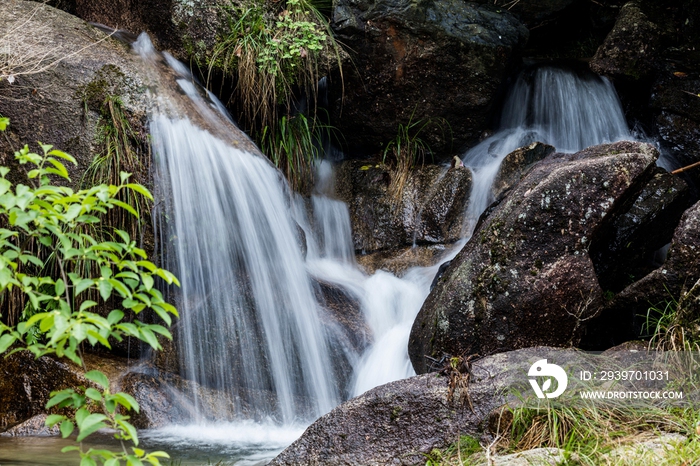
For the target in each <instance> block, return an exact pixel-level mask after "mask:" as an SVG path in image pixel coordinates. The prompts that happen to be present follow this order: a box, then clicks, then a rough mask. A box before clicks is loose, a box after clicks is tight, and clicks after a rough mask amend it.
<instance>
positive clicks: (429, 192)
mask: <svg viewBox="0 0 700 466" xmlns="http://www.w3.org/2000/svg"><path fill="white" fill-rule="evenodd" d="M395 178H398V176H397V174H396V172H395V171H393V170H388V169H386V168H384V167H383V166H380V165H374V164H370V163H368V162H362V161H357V160H350V161H345V162H342V163H341V165H340V166H339V168H338V170H337V171H336V180H335V186H336V195H337V196H338V198H339V199H340V200H341V201H344V202H345V203H346V204H347V205H348V210H349V213H350V223H351V226H352V238H353V244H354V247H355V250H356V251H357V252H360V251H362V252H365V253H368V252H373V251H379V250H386V249H394V248H401V247H405V246H413V245H414V244H422V245H426V244H439V243H449V242H455V241H458V240H459V239H460V238H462V237H463V236H464V225H463V222H464V212H465V211H466V207H467V204H468V202H469V193H470V191H471V172H470V171H469V170H468V169H466V168H464V167H460V168H452V169H447V168H445V167H440V166H437V165H425V166H423V167H421V168H417V169H416V170H414V171H412V172H411V173H410V174H409V175H408V178H407V179H406V181H405V184H404V188H403V190H402V191H401V194H400V196H399V197H397V196H396V195H393V194H392V190H391V189H390V184H391V183H392V180H394V182H395Z"/></svg>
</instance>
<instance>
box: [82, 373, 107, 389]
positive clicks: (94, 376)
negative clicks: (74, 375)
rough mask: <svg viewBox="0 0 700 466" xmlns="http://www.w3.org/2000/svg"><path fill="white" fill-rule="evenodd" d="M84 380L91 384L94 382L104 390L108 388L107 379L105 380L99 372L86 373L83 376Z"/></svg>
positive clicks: (105, 377)
mask: <svg viewBox="0 0 700 466" xmlns="http://www.w3.org/2000/svg"><path fill="white" fill-rule="evenodd" d="M85 378H86V379H88V380H90V381H92V382H95V383H96V384H97V385H99V386H101V387H102V388H104V389H108V388H109V379H107V376H106V375H104V374H103V373H102V372H100V371H90V372H87V373H86V374H85Z"/></svg>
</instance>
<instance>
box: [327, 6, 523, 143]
mask: <svg viewBox="0 0 700 466" xmlns="http://www.w3.org/2000/svg"><path fill="white" fill-rule="evenodd" d="M332 20H333V21H332V27H333V30H334V31H335V33H336V35H337V37H338V39H339V40H340V41H341V42H342V43H343V44H345V45H347V48H348V50H350V51H351V53H352V58H353V65H352V66H349V67H346V69H345V71H344V81H345V85H344V90H345V92H344V96H343V95H341V94H340V89H336V90H335V94H334V95H332V96H331V99H332V101H333V103H332V106H333V110H332V121H333V124H334V125H335V126H337V127H338V128H339V129H340V130H341V131H342V132H343V134H344V135H345V137H346V140H347V143H348V146H349V149H350V150H351V151H353V150H362V151H366V150H377V149H379V148H380V147H382V145H383V144H387V143H388V142H389V141H390V140H392V139H394V138H395V137H396V135H397V132H398V129H399V128H398V127H397V123H402V124H405V125H408V124H409V123H416V122H422V123H427V122H428V121H429V120H430V119H433V122H434V123H435V125H433V126H431V127H430V128H428V129H427V130H425V131H423V132H422V133H421V137H422V138H423V139H424V140H425V141H427V142H428V143H429V145H430V146H431V147H432V149H433V150H434V151H436V152H438V153H445V152H449V151H450V150H457V149H459V148H460V146H462V145H463V144H465V143H467V142H470V141H474V140H475V139H476V138H477V137H478V136H479V134H480V133H481V131H483V130H484V129H485V127H486V124H487V122H488V121H489V117H490V114H491V112H492V110H494V108H493V104H494V97H495V96H496V94H497V92H498V90H499V87H500V86H501V83H502V82H503V80H504V78H505V76H506V74H507V73H508V71H509V68H510V65H511V64H512V63H513V62H514V60H515V59H516V57H517V55H518V52H519V51H520V49H521V48H522V47H523V45H524V44H525V42H526V41H527V37H528V31H527V29H526V28H525V27H524V26H522V25H521V24H520V23H519V22H518V20H517V19H515V17H514V16H512V15H511V14H510V13H508V12H507V11H505V10H502V9H497V8H494V7H492V6H488V5H478V4H475V3H468V2H463V1H461V0H436V1H432V0H430V1H429V0H419V1H409V0H398V1H390V0H359V1H355V0H340V1H338V2H336V3H335V8H334V10H333V16H332ZM422 123H421V124H422ZM450 133H451V134H450ZM450 136H453V137H454V144H452V141H451V137H450Z"/></svg>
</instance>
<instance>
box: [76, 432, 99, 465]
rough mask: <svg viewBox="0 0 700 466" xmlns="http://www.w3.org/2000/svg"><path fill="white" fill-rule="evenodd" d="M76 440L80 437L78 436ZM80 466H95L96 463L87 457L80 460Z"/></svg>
mask: <svg viewBox="0 0 700 466" xmlns="http://www.w3.org/2000/svg"><path fill="white" fill-rule="evenodd" d="M78 438H80V436H78ZM78 441H80V440H78ZM80 466H97V463H96V462H95V460H93V459H92V458H90V457H89V456H83V459H81V460H80Z"/></svg>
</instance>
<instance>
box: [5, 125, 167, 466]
mask: <svg viewBox="0 0 700 466" xmlns="http://www.w3.org/2000/svg"><path fill="white" fill-rule="evenodd" d="M7 124H8V120H7V119H0V130H4V129H5V127H6V126H7ZM41 148H42V151H43V153H42V154H37V153H33V152H31V151H30V150H29V148H28V147H27V146H24V148H23V149H22V150H20V151H19V152H17V153H15V159H16V160H17V162H18V163H19V164H20V166H21V167H24V166H27V167H28V168H29V170H28V171H27V178H28V180H29V184H28V185H25V184H16V185H13V183H12V182H10V181H9V180H8V179H7V178H6V176H7V174H8V173H9V172H10V169H9V168H7V167H0V219H1V220H0V299H2V300H3V301H5V300H7V299H10V297H11V296H12V295H13V294H17V293H19V294H21V295H23V296H24V297H26V301H27V308H26V309H25V312H24V313H23V316H22V319H21V321H20V322H19V323H18V324H17V325H14V324H11V325H8V323H7V321H5V323H1V322H0V354H2V353H6V352H7V353H8V355H9V354H12V353H15V352H17V351H24V350H26V351H30V352H31V353H32V354H34V356H35V357H37V358H39V357H42V356H47V355H53V356H56V357H59V358H68V359H69V360H71V361H72V362H73V363H75V364H77V365H79V366H81V367H82V368H83V369H84V370H86V366H85V363H84V361H83V356H82V354H83V347H84V346H85V345H91V346H95V345H102V346H105V347H107V348H110V347H111V343H110V342H113V341H114V340H116V341H121V339H122V338H124V337H134V338H138V339H139V340H142V341H144V342H146V343H147V344H149V345H150V346H151V347H152V348H154V349H160V348H161V345H160V343H159V341H158V335H162V336H164V337H166V338H171V335H170V332H169V331H168V330H167V329H166V328H165V327H163V326H161V325H158V324H145V323H142V322H140V321H138V320H136V321H134V322H125V321H124V316H125V311H127V312H128V311H131V312H133V313H135V314H139V313H141V312H144V311H145V310H151V311H152V312H153V313H154V314H155V315H157V316H158V317H159V318H160V319H161V320H162V321H163V322H164V323H165V324H166V325H170V323H171V320H172V317H171V316H177V310H176V309H175V307H173V306H172V305H170V304H168V303H166V302H165V301H164V300H163V296H162V294H161V293H160V291H159V290H158V289H157V288H156V287H155V279H156V277H160V278H161V279H162V280H163V281H164V282H165V283H168V284H176V285H179V283H178V281H177V279H176V278H175V276H173V275H172V274H171V273H170V272H168V271H166V270H163V269H160V268H158V267H157V266H156V265H155V264H153V263H152V262H150V261H149V260H148V258H147V256H146V253H145V252H144V251H143V250H142V249H140V248H138V247H137V246H136V243H135V241H133V240H132V239H131V238H130V236H129V234H128V233H126V232H124V231H122V230H119V229H116V228H111V229H110V228H109V227H105V226H104V225H102V226H101V228H100V230H101V231H102V233H103V234H106V232H109V237H108V238H107V239H106V240H97V239H96V238H95V237H94V236H92V235H91V234H90V233H89V232H90V231H94V230H95V228H96V226H97V225H98V224H100V223H101V222H102V221H103V219H104V218H105V216H106V215H107V213H108V212H110V211H114V210H124V211H126V212H128V213H129V214H131V215H133V216H134V217H137V216H138V213H137V212H136V211H135V210H134V209H133V208H132V207H131V206H130V205H128V204H126V203H124V202H123V201H121V200H119V197H120V194H121V193H123V192H125V191H128V192H130V193H131V194H132V195H139V196H142V197H144V198H146V199H152V196H151V193H150V192H149V191H148V190H147V189H146V188H144V187H143V186H141V185H139V184H133V183H129V182H128V181H129V177H130V175H129V174H128V173H124V172H123V173H121V174H120V180H119V183H118V184H111V185H107V184H100V185H97V186H93V187H90V188H87V189H81V190H78V191H74V190H73V189H71V188H69V187H66V186H60V185H56V184H54V180H68V179H69V177H68V171H67V169H66V167H65V166H64V164H63V161H67V162H69V163H73V164H75V163H76V161H75V159H73V157H71V156H70V155H68V154H66V153H64V152H61V151H59V150H55V149H53V148H52V146H49V145H41ZM49 264H52V265H51V266H49ZM91 296H98V301H101V302H102V307H105V306H107V305H108V303H115V302H119V303H120V304H121V306H119V307H120V308H115V309H111V310H109V309H108V310H109V312H103V313H102V314H106V317H105V316H103V315H101V314H100V313H97V312H94V311H95V310H96V309H99V306H100V303H98V302H97V301H94V300H92V299H89V297H91ZM85 378H86V379H88V380H89V381H91V382H92V384H93V386H90V387H79V388H77V389H74V388H67V389H65V390H61V391H57V392H53V393H51V398H50V400H49V402H48V404H47V405H46V408H47V409H50V408H54V407H56V408H67V409H68V411H69V412H73V413H74V414H73V415H70V416H68V415H63V414H52V415H50V416H49V417H48V418H47V421H46V423H47V425H48V426H54V425H59V426H60V431H61V434H62V435H63V437H64V438H65V437H68V436H69V435H71V433H73V431H74V430H75V428H76V427H77V430H78V433H77V439H76V440H77V441H78V442H80V441H82V440H83V439H85V438H86V437H87V436H89V435H90V434H92V433H94V432H96V431H97V430H99V429H102V428H107V427H109V428H111V429H114V430H115V431H116V433H115V437H116V438H117V439H120V440H128V441H131V442H133V447H132V448H131V452H128V451H127V450H126V449H124V450H123V451H121V452H112V451H108V450H94V449H87V450H84V449H83V446H82V445H81V446H77V445H76V446H70V447H66V448H64V451H71V450H77V451H79V453H80V456H81V458H82V459H81V463H80V464H81V466H90V465H96V464H98V462H100V463H103V464H105V465H107V466H115V465H119V464H121V463H122V462H124V463H126V464H127V465H141V464H142V463H143V462H148V463H150V464H152V465H158V464H160V463H159V458H163V457H167V456H168V455H167V454H166V453H164V452H153V453H146V452H145V451H144V450H141V449H139V448H137V447H138V436H137V432H136V429H135V428H134V427H133V426H132V425H131V424H130V423H129V422H128V421H129V416H128V415H126V414H123V413H122V411H124V412H128V411H129V410H135V411H137V412H138V410H139V406H138V403H137V402H136V400H134V398H132V397H131V396H130V395H128V394H126V393H111V391H110V388H109V381H108V379H107V377H106V376H105V375H104V374H103V373H102V372H100V371H90V372H87V373H86V374H85Z"/></svg>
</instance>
